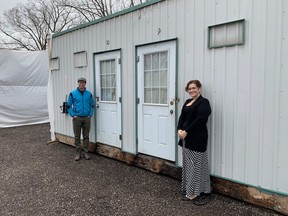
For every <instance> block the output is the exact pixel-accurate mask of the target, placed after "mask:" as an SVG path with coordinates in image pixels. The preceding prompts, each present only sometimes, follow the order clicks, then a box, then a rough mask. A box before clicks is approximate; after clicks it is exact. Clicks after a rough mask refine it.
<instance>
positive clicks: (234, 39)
mask: <svg viewBox="0 0 288 216" xmlns="http://www.w3.org/2000/svg"><path fill="white" fill-rule="evenodd" d="M244 42H245V19H242V20H237V21H233V22H228V23H223V24H218V25H213V26H209V27H208V48H210V49H212V48H221V47H227V46H235V45H243V44H244Z"/></svg>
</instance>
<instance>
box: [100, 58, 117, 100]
mask: <svg viewBox="0 0 288 216" xmlns="http://www.w3.org/2000/svg"><path fill="white" fill-rule="evenodd" d="M100 86H101V87H100V88H101V101H109V102H116V61H115V59H109V60H104V61H100Z"/></svg>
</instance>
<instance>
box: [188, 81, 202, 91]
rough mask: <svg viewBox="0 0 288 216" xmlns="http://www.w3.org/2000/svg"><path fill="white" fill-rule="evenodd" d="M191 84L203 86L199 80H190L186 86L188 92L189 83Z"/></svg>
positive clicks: (198, 86)
mask: <svg viewBox="0 0 288 216" xmlns="http://www.w3.org/2000/svg"><path fill="white" fill-rule="evenodd" d="M191 84H195V85H196V86H197V88H201V87H202V84H201V82H200V81H199V80H190V81H189V82H188V83H187V85H186V87H185V91H186V92H188V88H189V85H191Z"/></svg>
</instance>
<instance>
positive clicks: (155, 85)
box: [51, 0, 288, 212]
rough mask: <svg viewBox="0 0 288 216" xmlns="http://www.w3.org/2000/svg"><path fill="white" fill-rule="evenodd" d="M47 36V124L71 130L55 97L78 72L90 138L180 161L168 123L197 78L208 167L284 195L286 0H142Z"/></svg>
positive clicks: (287, 149) (287, 192)
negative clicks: (87, 100)
mask: <svg viewBox="0 0 288 216" xmlns="http://www.w3.org/2000/svg"><path fill="white" fill-rule="evenodd" d="M219 24H220V25H219ZM52 41H53V42H52V72H51V75H52V76H51V77H52V82H53V88H54V90H53V93H54V101H53V103H54V114H55V115H54V116H55V133H56V134H60V135H64V136H67V137H73V131H72V122H71V118H70V117H69V116H68V115H66V114H62V113H61V110H60V108H59V107H60V106H62V104H63V102H65V101H66V99H67V96H68V94H69V92H70V91H71V90H72V89H74V88H75V87H76V86H77V78H78V77H80V76H84V77H86V78H87V81H88V82H87V88H88V89H89V90H91V91H92V93H93V94H94V96H95V99H99V100H98V102H97V106H99V107H98V108H96V109H95V112H96V119H97V120H96V119H95V116H94V119H95V120H94V122H93V125H92V129H91V133H90V138H91V140H90V141H91V142H93V143H96V142H100V143H104V144H107V145H109V146H113V147H115V148H120V149H121V151H123V152H126V153H131V154H138V153H142V154H146V155H150V156H153V157H159V158H163V159H165V160H168V161H170V162H172V163H175V165H176V166H181V156H180V155H181V149H180V148H178V147H177V145H176V144H177V134H176V124H177V120H178V117H179V113H180V110H181V107H182V104H183V102H184V101H185V99H186V98H187V97H188V95H187V93H186V92H185V91H184V87H185V85H186V83H187V82H188V81H189V80H191V79H199V80H200V81H201V82H202V85H203V90H202V95H203V96H204V97H206V98H208V99H209V100H210V103H211V107H212V115H211V116H210V120H209V122H208V128H209V134H210V137H209V154H210V164H211V175H212V176H215V177H219V178H223V179H226V180H229V181H232V182H237V183H240V184H244V185H247V186H252V187H255V188H257V189H259V190H260V191H262V190H264V191H269V192H271V193H273V194H278V195H283V196H284V197H287V196H288V184H287V182H288V171H287V167H286V165H287V164H288V157H287V155H288V135H287V132H288V85H287V83H288V61H287V59H288V1H287V0H151V1H149V2H146V3H144V4H142V5H138V6H136V7H134V8H130V9H127V10H125V11H121V12H119V13H116V14H114V15H111V16H109V17H105V18H102V19H99V20H96V21H94V22H91V23H87V24H84V25H81V26H78V27H76V28H73V29H71V30H67V31H64V32H61V33H57V34H55V35H53V39H52ZM208 41H209V44H210V46H216V48H211V47H210V48H208ZM237 44H239V45H237ZM218 45H219V46H220V47H217V46H218ZM150 60H151V61H152V63H151V61H150ZM155 65H156V66H155ZM152 92H153V93H152ZM287 212H288V210H287Z"/></svg>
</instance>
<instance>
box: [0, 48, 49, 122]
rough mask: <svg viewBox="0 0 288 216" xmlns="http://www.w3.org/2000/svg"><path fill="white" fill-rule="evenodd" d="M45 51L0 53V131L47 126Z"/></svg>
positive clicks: (2, 51) (47, 69)
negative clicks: (11, 128)
mask: <svg viewBox="0 0 288 216" xmlns="http://www.w3.org/2000/svg"><path fill="white" fill-rule="evenodd" d="M48 76H49V65H48V52H47V51H33V52H31V51H13V50H0V128H4V127H15V126H22V125H31V124H39V123H45V122H49V116H48V105H47V84H48Z"/></svg>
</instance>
